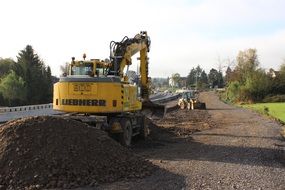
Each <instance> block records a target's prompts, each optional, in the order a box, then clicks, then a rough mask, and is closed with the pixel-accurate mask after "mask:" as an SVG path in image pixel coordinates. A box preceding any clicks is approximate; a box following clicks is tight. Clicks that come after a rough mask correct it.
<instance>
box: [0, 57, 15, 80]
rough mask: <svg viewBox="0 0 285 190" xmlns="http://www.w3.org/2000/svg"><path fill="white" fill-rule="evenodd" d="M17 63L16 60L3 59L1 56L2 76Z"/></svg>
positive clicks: (0, 68) (0, 73) (0, 67)
mask: <svg viewBox="0 0 285 190" xmlns="http://www.w3.org/2000/svg"><path fill="white" fill-rule="evenodd" d="M14 65H15V61H14V60H13V59H11V58H6V59H2V58H0V78H2V77H4V76H5V75H7V74H9V72H10V71H11V70H12V69H13V67H14Z"/></svg>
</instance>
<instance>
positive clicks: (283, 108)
mask: <svg viewBox="0 0 285 190" xmlns="http://www.w3.org/2000/svg"><path fill="white" fill-rule="evenodd" d="M242 107H245V108H250V109H253V110H255V111H257V112H259V113H262V114H265V115H270V116H272V117H274V118H277V119H279V120H281V121H283V122H285V103H260V104H247V105H243V106H242Z"/></svg>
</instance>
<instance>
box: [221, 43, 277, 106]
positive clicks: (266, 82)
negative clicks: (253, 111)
mask: <svg viewBox="0 0 285 190" xmlns="http://www.w3.org/2000/svg"><path fill="white" fill-rule="evenodd" d="M237 62H238V65H237V66H236V68H235V69H234V71H233V72H231V77H229V78H228V80H229V81H228V87H227V91H226V92H227V94H226V97H227V99H228V100H229V101H231V102H260V101H262V100H263V98H264V97H266V95H268V94H269V93H270V90H271V85H272V83H271V80H270V78H269V76H267V75H266V73H265V71H264V70H262V69H259V68H258V65H259V61H258V59H257V54H256V50H255V49H248V50H245V51H240V52H239V54H238V56H237ZM229 73H230V72H229Z"/></svg>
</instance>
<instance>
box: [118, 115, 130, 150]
mask: <svg viewBox="0 0 285 190" xmlns="http://www.w3.org/2000/svg"><path fill="white" fill-rule="evenodd" d="M120 123H121V126H122V129H123V132H122V133H119V142H120V143H121V144H122V145H124V146H127V147H128V146H131V144H132V137H133V128H132V125H131V122H130V120H129V119H127V118H122V119H121V121H120Z"/></svg>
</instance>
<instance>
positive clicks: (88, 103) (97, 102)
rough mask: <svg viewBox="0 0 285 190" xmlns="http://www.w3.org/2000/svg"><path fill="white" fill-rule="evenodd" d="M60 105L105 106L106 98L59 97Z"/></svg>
mask: <svg viewBox="0 0 285 190" xmlns="http://www.w3.org/2000/svg"><path fill="white" fill-rule="evenodd" d="M61 105H68V106H106V100H96V99H93V100H89V99H61Z"/></svg>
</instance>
